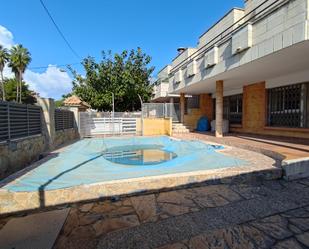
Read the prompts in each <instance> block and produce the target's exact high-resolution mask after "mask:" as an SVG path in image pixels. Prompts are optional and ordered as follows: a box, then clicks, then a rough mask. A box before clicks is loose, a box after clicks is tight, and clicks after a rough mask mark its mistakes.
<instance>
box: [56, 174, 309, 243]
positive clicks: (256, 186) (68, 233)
mask: <svg viewBox="0 0 309 249" xmlns="http://www.w3.org/2000/svg"><path fill="white" fill-rule="evenodd" d="M54 248H55V249H61V248H68V249H70V248H74V249H78V248H108V249H113V248H117V249H121V248H126V249H129V248H138V249H143V248H145V249H150V248H157V249H169V248H171V249H182V248H184V249H188V248H190V249H193V248H194V249H203V248H259V249H260V248H289V249H294V248H295V249H296V248H309V178H305V179H301V180H295V181H291V182H286V181H284V180H272V181H263V182H256V183H252V184H228V185H227V184H220V185H210V186H203V187H194V188H188V189H181V190H174V191H168V192H162V193H158V194H148V195H141V196H135V197H127V198H123V199H119V200H110V201H102V202H93V203H86V204H76V205H75V206H74V207H71V210H70V213H69V215H68V217H67V220H66V223H65V225H64V227H63V229H62V231H61V233H60V235H59V237H58V239H57V241H56V243H55V246H54Z"/></svg>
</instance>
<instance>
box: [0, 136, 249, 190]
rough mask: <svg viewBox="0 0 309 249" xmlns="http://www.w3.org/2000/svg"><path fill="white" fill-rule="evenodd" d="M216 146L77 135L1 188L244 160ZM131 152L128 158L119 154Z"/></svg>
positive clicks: (52, 185)
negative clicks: (73, 141) (218, 150)
mask: <svg viewBox="0 0 309 249" xmlns="http://www.w3.org/2000/svg"><path fill="white" fill-rule="evenodd" d="M216 149H222V147H220V146H219V147H216V146H212V145H209V144H206V143H204V142H200V141H188V140H176V139H173V138H170V137H167V136H160V137H131V138H120V137H119V138H104V139H103V138H91V139H83V140H80V141H78V142H76V143H74V144H72V145H71V146H69V147H67V148H66V150H65V151H63V152H61V153H59V154H56V155H55V156H54V157H52V158H50V159H49V160H47V161H46V162H44V163H42V164H41V165H40V166H38V167H36V168H35V169H33V170H31V171H30V172H29V173H27V174H25V175H24V176H22V177H20V178H18V179H17V180H15V181H13V182H11V183H9V184H7V185H5V186H4V187H3V188H5V189H7V190H9V191H15V192H19V191H37V190H42V189H43V190H55V189H63V188H68V187H72V186H78V185H85V184H86V185H87V184H93V183H99V182H108V181H113V180H123V179H132V178H139V177H147V176H160V175H167V174H175V173H183V172H192V171H200V170H208V169H221V168H227V167H237V166H242V165H246V163H247V162H246V161H244V160H240V159H237V158H235V157H231V156H227V155H224V154H222V153H219V152H217V151H216ZM132 152H133V155H131V156H132V157H131V158H130V155H129V156H128V155H126V156H124V157H122V156H119V153H124V154H126V153H127V154H128V153H129V154H130V153H132ZM117 153H118V154H117ZM132 158H133V160H131V159H132Z"/></svg>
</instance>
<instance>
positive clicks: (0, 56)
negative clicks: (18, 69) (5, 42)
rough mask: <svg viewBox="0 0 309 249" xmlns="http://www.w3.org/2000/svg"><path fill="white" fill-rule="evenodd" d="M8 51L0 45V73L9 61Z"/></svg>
mask: <svg viewBox="0 0 309 249" xmlns="http://www.w3.org/2000/svg"><path fill="white" fill-rule="evenodd" d="M9 58H10V54H9V51H8V50H7V49H6V48H4V47H3V46H1V45H0V71H1V72H2V71H3V69H4V66H5V64H6V63H7V62H8V61H9Z"/></svg>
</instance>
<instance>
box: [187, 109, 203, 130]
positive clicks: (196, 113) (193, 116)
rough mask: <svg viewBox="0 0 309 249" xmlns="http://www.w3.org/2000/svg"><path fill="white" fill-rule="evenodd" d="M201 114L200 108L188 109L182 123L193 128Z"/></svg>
mask: <svg viewBox="0 0 309 249" xmlns="http://www.w3.org/2000/svg"><path fill="white" fill-rule="evenodd" d="M202 116H203V114H202V112H201V109H197V108H194V109H190V110H189V111H188V114H185V115H184V122H183V123H184V125H185V126H187V127H188V128H189V129H191V130H194V129H196V127H197V122H198V120H199V119H200V117H202Z"/></svg>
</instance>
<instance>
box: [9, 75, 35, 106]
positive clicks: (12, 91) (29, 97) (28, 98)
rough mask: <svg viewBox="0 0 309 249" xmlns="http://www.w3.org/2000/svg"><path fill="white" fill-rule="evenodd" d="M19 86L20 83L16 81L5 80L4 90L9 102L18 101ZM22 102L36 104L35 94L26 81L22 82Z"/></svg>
mask: <svg viewBox="0 0 309 249" xmlns="http://www.w3.org/2000/svg"><path fill="white" fill-rule="evenodd" d="M17 84H19V82H18V81H17V80H16V79H7V80H4V89H5V93H6V100H7V101H15V100H16V86H17ZM21 102H22V103H24V104H34V103H36V99H35V98H34V97H33V92H32V91H30V90H29V88H28V85H27V84H26V83H25V82H24V81H23V82H22V94H21Z"/></svg>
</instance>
